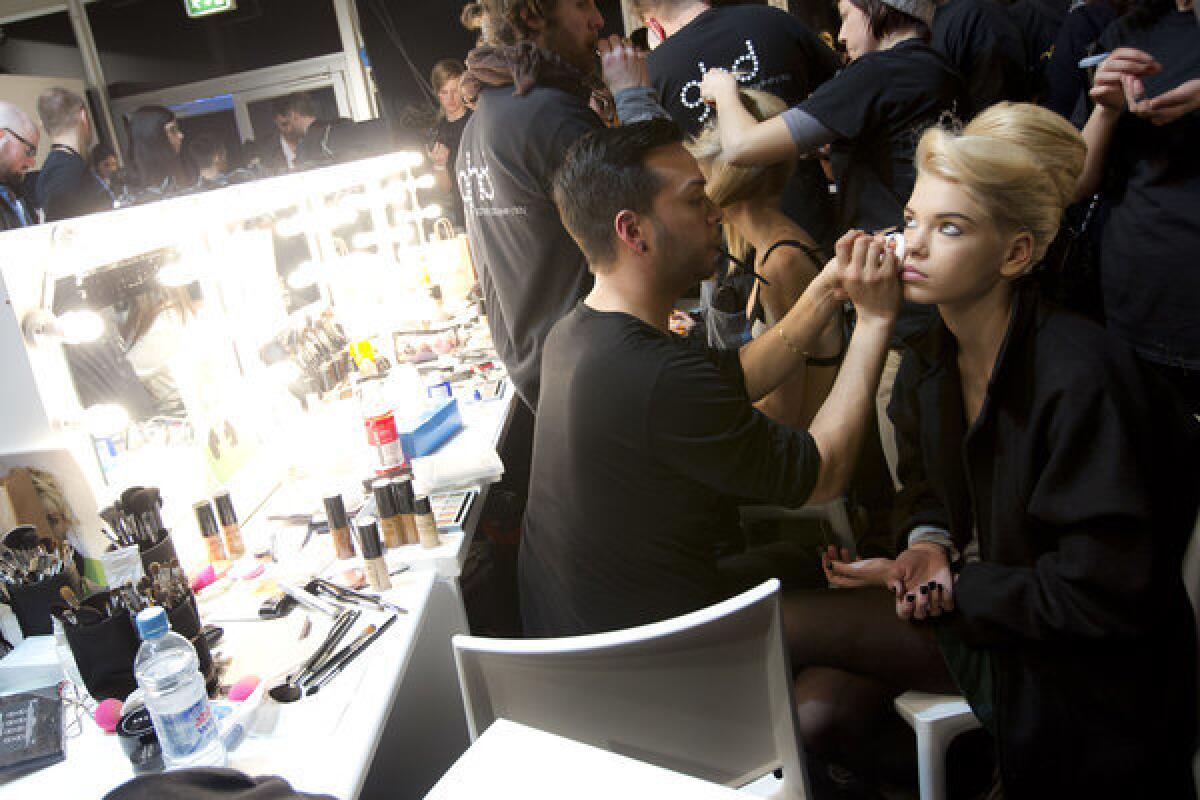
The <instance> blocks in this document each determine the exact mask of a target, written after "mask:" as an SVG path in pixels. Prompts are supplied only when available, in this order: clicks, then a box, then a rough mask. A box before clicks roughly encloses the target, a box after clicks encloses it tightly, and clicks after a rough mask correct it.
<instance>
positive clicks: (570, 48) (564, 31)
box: [537, 0, 604, 73]
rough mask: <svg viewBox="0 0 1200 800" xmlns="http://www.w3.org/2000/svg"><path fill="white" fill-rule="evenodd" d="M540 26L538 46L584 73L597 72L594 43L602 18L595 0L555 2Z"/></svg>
mask: <svg viewBox="0 0 1200 800" xmlns="http://www.w3.org/2000/svg"><path fill="white" fill-rule="evenodd" d="M540 24H541V25H542V26H543V27H542V30H541V31H540V33H539V34H538V37H537V39H538V44H539V45H541V46H542V47H543V48H545V49H546V50H550V51H551V52H554V53H557V54H558V55H559V56H561V57H562V58H563V60H565V61H566V62H567V63H568V64H571V65H572V66H574V67H575V68H577V69H580V70H582V71H583V72H586V73H591V72H593V71H594V70H595V69H596V42H597V41H598V40H599V38H600V30H601V29H602V28H603V27H604V17H602V16H600V11H599V10H598V9H597V8H596V2H595V0H558V3H557V5H555V7H554V11H553V12H551V14H550V16H549V18H548V19H546V20H542V21H540Z"/></svg>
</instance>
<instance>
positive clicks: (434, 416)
mask: <svg viewBox="0 0 1200 800" xmlns="http://www.w3.org/2000/svg"><path fill="white" fill-rule="evenodd" d="M396 427H397V432H398V433H399V434H400V446H401V447H403V448H404V457H405V458H406V459H408V460H410V461H411V460H412V459H414V458H420V457H422V456H427V455H430V454H432V453H436V452H437V449H438V448H439V447H441V446H442V445H443V444H445V443H446V440H447V439H449V438H450V437H451V436H453V435H454V434H456V433H458V432H459V430H461V429H462V416H461V415H460V414H459V413H458V400H457V399H455V398H453V397H449V398H446V399H444V400H441V401H439V402H438V404H437V405H436V406H434V407H433V408H431V409H429V410H428V411H425V412H424V413H422V414H421V415H420V416H417V417H413V418H412V419H408V420H405V421H404V422H401V423H399V424H398V425H397V426H396Z"/></svg>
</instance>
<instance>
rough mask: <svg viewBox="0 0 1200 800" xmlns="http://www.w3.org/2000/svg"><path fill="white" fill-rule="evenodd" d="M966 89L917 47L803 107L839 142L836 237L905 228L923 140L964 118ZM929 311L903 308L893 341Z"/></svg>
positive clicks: (852, 74) (847, 77) (899, 49)
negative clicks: (942, 124) (948, 121)
mask: <svg viewBox="0 0 1200 800" xmlns="http://www.w3.org/2000/svg"><path fill="white" fill-rule="evenodd" d="M969 108H970V101H969V100H968V99H967V94H966V87H965V86H964V85H963V81H962V78H961V77H960V76H959V74H958V72H957V71H956V70H955V69H954V67H953V66H952V65H951V64H950V62H949V61H947V60H946V57H945V56H943V55H942V54H941V53H938V52H937V51H935V50H933V49H932V48H931V47H929V45H927V44H925V43H924V42H921V41H919V40H917V39H908V40H906V41H903V42H900V43H899V44H897V45H895V46H893V47H891V48H889V49H887V50H880V51H877V52H874V53H867V54H866V55H863V56H861V57H860V58H858V59H856V60H855V61H854V62H852V63H851V64H850V65H849V66H847V67H846V68H845V69H844V70H842V72H841V73H839V74H838V76H837V77H836V78H834V79H833V80H831V81H830V82H829V83H826V84H825V85H824V86H822V87H821V88H819V89H818V90H817V91H816V92H814V93H813V96H812V97H810V98H809V99H808V100H806V101H805V102H803V103H801V104H800V110H801V111H804V112H806V113H808V114H811V115H812V116H813V117H814V118H816V120H817V121H818V122H820V123H821V124H822V125H824V126H825V127H826V128H828V129H829V130H831V131H833V132H834V133H835V134H836V135H837V138H836V139H835V140H834V141H833V144H832V147H831V155H830V161H831V162H832V163H833V172H834V176H835V177H836V178H837V184H838V230H839V231H845V230H848V229H850V228H858V229H860V230H865V231H879V230H882V229H884V228H890V227H893V226H899V225H901V224H902V223H903V222H904V206H905V204H906V203H908V198H909V195H911V194H912V190H913V184H914V183H915V182H916V179H917V172H916V166H915V165H914V163H913V156H914V155H915V153H916V149H917V142H918V140H919V139H920V138H921V134H922V133H924V132H925V130H926V129H927V128H929V127H930V126H931V125H936V124H938V122H939V121H941V120H942V119H943V117H949V116H950V115H956V116H958V117H960V118H965V117H966V111H967V110H968V109H969ZM933 313H934V312H933V309H932V308H931V307H929V306H922V305H917V304H915V303H908V302H906V303H905V304H904V309H903V313H902V314H901V315H900V319H899V321H898V322H897V323H896V330H895V332H894V334H893V341H896V342H898V341H900V340H901V339H903V338H904V337H906V336H908V335H910V334H911V333H913V332H915V331H917V330H920V329H922V328H924V327H925V326H926V325H927V324H928V323H929V321H930V319H931V318H932V315H933Z"/></svg>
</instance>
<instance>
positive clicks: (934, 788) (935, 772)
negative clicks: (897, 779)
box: [916, 725, 951, 800]
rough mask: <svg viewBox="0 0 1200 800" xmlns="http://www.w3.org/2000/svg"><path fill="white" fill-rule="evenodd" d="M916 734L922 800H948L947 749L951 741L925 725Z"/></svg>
mask: <svg viewBox="0 0 1200 800" xmlns="http://www.w3.org/2000/svg"><path fill="white" fill-rule="evenodd" d="M916 734H917V777H918V783H919V785H920V790H921V800H946V747H947V746H948V745H949V744H950V741H951V740H950V739H947V738H944V737H941V736H938V735H937V734H936V733H935V732H934V731H933V730H932V729H931V728H930V727H927V726H925V725H918V726H917V728H916Z"/></svg>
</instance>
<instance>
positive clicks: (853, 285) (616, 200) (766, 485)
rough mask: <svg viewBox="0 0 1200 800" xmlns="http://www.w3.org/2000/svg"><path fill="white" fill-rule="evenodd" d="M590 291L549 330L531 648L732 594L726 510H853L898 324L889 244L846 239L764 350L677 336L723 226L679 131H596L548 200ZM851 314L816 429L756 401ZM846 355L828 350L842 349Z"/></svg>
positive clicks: (529, 616)
mask: <svg viewBox="0 0 1200 800" xmlns="http://www.w3.org/2000/svg"><path fill="white" fill-rule="evenodd" d="M554 198H555V203H556V204H557V206H558V208H559V212H560V213H561V215H562V218H563V223H564V224H565V225H566V228H567V230H568V231H570V233H571V235H572V236H573V237H574V238H575V241H576V242H577V243H578V244H579V246H580V248H581V249H582V250H583V252H584V254H585V255H586V257H587V259H588V265H589V268H590V270H591V272H592V274H593V276H594V278H595V288H593V290H592V291H591V293H589V294H588V296H587V297H586V298H585V299H584V300H583V301H582V302H580V303H579V304H578V305H576V306H575V308H574V310H573V311H571V312H570V313H569V314H567V316H565V317H564V318H563V319H562V320H560V321H559V322H558V324H556V325H555V326H554V328H553V329H552V330H551V332H550V335H549V337H548V338H547V341H546V348H545V353H544V355H543V359H542V372H543V375H544V377H545V380H543V382H542V394H541V400H540V402H539V405H538V415H537V424H536V428H535V434H534V452H533V472H532V476H531V480H530V495H529V503H528V506H527V513H526V516H525V529H524V536H523V539H522V542H521V550H520V561H519V584H520V595H521V614H522V620H523V622H524V624H525V634H526V635H527V636H562V635H573V634H581V633H593V632H597V631H606V630H613V629H617V628H624V627H629V626H632V625H639V624H643V623H648V622H653V621H656V620H661V619H664V618H667V617H670V616H674V615H677V614H682V613H685V612H689V611H695V610H697V609H699V608H701V607H703V606H705V605H708V604H710V603H713V602H716V601H718V600H720V599H721V598H722V596H724V595H725V594H727V592H725V591H723V589H722V585H721V576H720V574H719V573H718V570H717V562H716V556H715V550H714V542H715V540H716V538H717V537H719V536H720V535H721V533H722V531H720V530H719V521H718V515H717V513H716V511H717V508H718V506H719V504H720V503H721V500H722V496H723V495H737V496H739V497H746V498H751V499H753V500H758V501H762V502H769V503H773V504H781V505H788V506H801V505H803V504H805V503H806V502H825V501H828V500H830V499H831V498H833V497H836V496H838V495H840V494H841V493H842V492H843V491H844V490H845V487H846V483H847V482H848V480H849V478H850V473H851V469H852V467H853V464H854V460H855V457H856V455H857V453H858V449H859V446H860V444H861V442H862V438H863V432H864V428H865V427H866V424H867V419H868V417H869V413H870V409H871V397H872V396H873V394H874V391H875V382H876V381H877V380H878V377H879V371H880V369H881V368H882V364H883V358H884V353H885V351H886V347H887V340H888V336H889V334H890V332H891V328H892V324H893V322H894V320H895V316H896V313H897V309H898V307H899V300H900V296H899V295H900V293H899V285H898V282H897V279H896V262H895V260H894V258H893V256H892V255H891V253H890V252H887V253H886V255H885V244H884V240H883V237H868V236H865V235H862V234H861V233H857V232H856V233H852V234H848V235H847V236H846V237H843V239H842V240H841V241H839V243H838V246H837V253H838V255H837V258H836V259H834V260H832V261H830V262H829V264H828V265H826V266H824V267H823V269H822V271H821V272H820V273H819V274H818V275H817V276H816V277H814V278H813V279H812V281H811V282H810V283H809V285H808V287H807V289H806V290H805V291H804V293H803V294H802V295H801V297H800V299H799V300H798V301H797V302H796V304H795V305H794V306H793V307H792V308H791V310H790V311H788V313H787V314H786V315H784V316H783V318H782V319H780V320H779V321H778V322H777V323H776V324H775V325H774V327H772V328H771V330H770V331H769V332H768V334H767V335H763V336H760V337H759V338H758V339H755V340H754V341H753V342H751V343H749V344H747V345H745V346H744V347H742V348H741V349H740V350H715V349H710V348H708V347H704V346H702V345H699V344H695V343H692V342H689V340H687V339H683V338H680V337H677V336H674V335H673V334H671V333H670V332H669V328H668V320H669V318H670V315H671V310H672V308H673V307H674V303H675V301H676V300H677V299H678V298H679V297H681V296H683V294H684V293H685V292H686V291H687V290H688V289H689V288H690V287H692V286H694V285H695V284H697V283H698V282H699V281H701V280H703V279H704V278H706V277H708V276H709V275H711V274H712V272H713V270H714V268H715V265H716V263H717V259H718V258H720V257H722V256H721V250H720V245H721V233H720V227H719V222H720V219H721V212H720V210H719V209H718V208H717V207H716V206H715V205H714V204H713V203H712V201H711V200H710V199H709V198H708V196H707V195H706V194H705V191H704V176H703V174H702V173H701V172H700V168H699V166H698V165H697V163H696V160H695V159H694V158H693V157H692V156H691V155H690V154H689V153H688V151H687V150H686V149H684V147H683V144H682V134H681V133H680V131H679V129H678V128H677V127H676V126H675V125H674V123H671V122H668V121H666V120H654V121H649V122H639V123H633V124H629V125H624V126H620V127H617V128H610V129H606V130H600V131H596V132H594V133H591V134H588V135H587V136H585V137H584V138H583V139H581V140H580V141H579V142H577V143H576V144H575V145H573V146H572V147H571V149H570V150H569V151H568V153H567V156H566V159H565V161H564V166H563V167H562V169H561V170H560V171H559V173H558V175H557V177H556V179H555V185H554ZM847 296H848V297H849V298H850V299H851V300H853V301H854V303H855V305H856V307H857V309H858V327H857V329H856V330H855V333H854V336H853V337H852V338H851V340H850V343H849V345H848V346H847V350H846V355H845V359H844V361H843V362H842V367H841V371H840V372H839V374H838V378H837V380H836V381H835V382H834V384H833V388H832V389H831V390H830V393H829V397H828V399H827V400H826V402H825V403H824V405H822V407H821V409H820V411H818V412H817V414H816V417H815V418H814V419H813V421H812V424H811V425H810V426H809V429H808V430H807V431H805V430H796V429H793V428H789V427H786V426H784V425H781V424H779V423H777V422H774V421H772V420H771V419H769V418H768V417H766V416H765V415H764V414H763V413H762V412H760V411H758V410H757V409H756V408H755V407H754V405H753V403H754V402H756V401H758V400H760V399H762V398H763V397H764V396H766V395H767V394H769V393H770V392H771V391H773V390H774V389H775V388H777V387H778V386H779V385H781V384H782V383H783V382H784V381H786V380H787V379H788V378H789V377H790V376H791V375H792V373H794V372H795V371H796V370H798V369H800V368H801V366H802V365H803V364H804V363H805V361H806V360H807V359H808V358H809V357H810V356H813V357H819V356H822V355H825V354H826V353H823V352H822V351H821V350H820V347H822V346H823V345H825V344H826V342H823V341H821V340H822V331H823V329H825V328H826V326H827V323H828V322H829V320H830V319H831V318H832V317H833V315H834V314H835V313H836V312H837V310H838V308H839V307H840V305H841V303H842V301H843V300H844V299H845V298H846V297H847ZM837 343H838V342H837V340H836V339H835V341H834V345H833V346H835V347H836V345H837Z"/></svg>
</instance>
